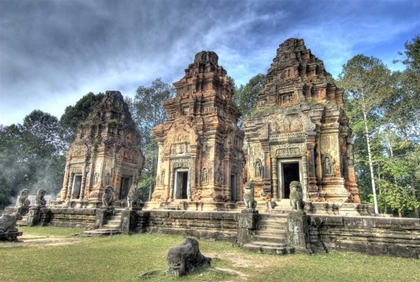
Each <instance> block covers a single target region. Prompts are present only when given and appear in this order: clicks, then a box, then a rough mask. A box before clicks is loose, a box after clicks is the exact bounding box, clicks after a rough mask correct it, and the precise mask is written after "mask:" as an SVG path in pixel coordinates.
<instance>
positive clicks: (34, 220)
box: [27, 206, 41, 226]
mask: <svg viewBox="0 0 420 282" xmlns="http://www.w3.org/2000/svg"><path fill="white" fill-rule="evenodd" d="M40 217H41V207H40V206H34V207H31V208H30V209H29V213H28V218H27V223H28V226H36V225H37V224H38V222H39V219H40Z"/></svg>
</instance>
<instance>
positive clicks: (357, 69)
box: [339, 55, 393, 214]
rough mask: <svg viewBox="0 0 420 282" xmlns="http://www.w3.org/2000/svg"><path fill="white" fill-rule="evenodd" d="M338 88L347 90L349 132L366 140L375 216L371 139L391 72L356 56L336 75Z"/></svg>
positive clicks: (377, 62)
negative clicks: (350, 124) (337, 76)
mask: <svg viewBox="0 0 420 282" xmlns="http://www.w3.org/2000/svg"><path fill="white" fill-rule="evenodd" d="M339 85H340V86H341V87H343V88H345V89H346V90H347V92H346V93H347V103H348V105H349V111H348V114H349V116H350V119H351V120H352V121H353V125H352V126H353V129H354V130H355V131H356V132H357V131H359V132H360V130H363V132H364V138H365V141H366V149H367V156H368V164H369V171H370V177H371V185H372V192H373V201H374V208H375V213H376V214H377V213H379V210H378V203H377V195H376V184H375V171H374V159H373V154H372V137H373V134H374V133H375V131H376V129H378V126H379V124H378V122H379V121H380V113H379V111H380V110H381V109H380V105H382V104H383V103H384V101H385V100H386V99H388V98H389V97H390V96H391V94H392V91H393V80H392V79H391V71H390V70H389V69H388V68H387V67H386V66H385V65H384V64H383V63H382V62H381V61H380V60H379V59H377V58H374V57H366V56H364V55H356V56H355V57H353V58H352V59H350V60H349V61H348V62H347V64H345V65H344V66H343V70H342V72H341V74H340V75H339Z"/></svg>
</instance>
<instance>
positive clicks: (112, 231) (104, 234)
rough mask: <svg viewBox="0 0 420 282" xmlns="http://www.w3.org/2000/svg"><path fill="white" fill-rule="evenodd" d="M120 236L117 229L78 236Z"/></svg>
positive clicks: (103, 229) (99, 230) (86, 232)
mask: <svg viewBox="0 0 420 282" xmlns="http://www.w3.org/2000/svg"><path fill="white" fill-rule="evenodd" d="M118 234H121V231H120V230H119V229H109V228H101V229H95V230H89V231H84V232H83V233H82V234H80V236H82V237H93V236H97V237H100V236H112V235H118Z"/></svg>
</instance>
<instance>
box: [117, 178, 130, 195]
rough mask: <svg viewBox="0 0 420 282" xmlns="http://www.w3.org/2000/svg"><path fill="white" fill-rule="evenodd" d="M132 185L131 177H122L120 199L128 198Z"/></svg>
mask: <svg viewBox="0 0 420 282" xmlns="http://www.w3.org/2000/svg"><path fill="white" fill-rule="evenodd" d="M130 186H131V177H121V184H120V193H119V199H120V200H126V199H127V196H128V191H129V190H130Z"/></svg>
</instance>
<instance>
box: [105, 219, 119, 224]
mask: <svg viewBox="0 0 420 282" xmlns="http://www.w3.org/2000/svg"><path fill="white" fill-rule="evenodd" d="M120 222H121V217H120V218H113V219H109V220H108V221H107V224H120Z"/></svg>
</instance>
